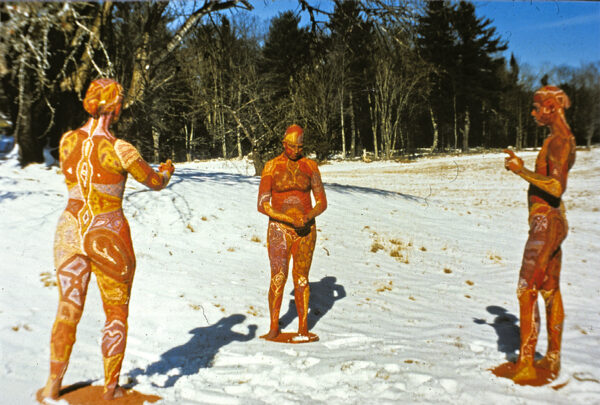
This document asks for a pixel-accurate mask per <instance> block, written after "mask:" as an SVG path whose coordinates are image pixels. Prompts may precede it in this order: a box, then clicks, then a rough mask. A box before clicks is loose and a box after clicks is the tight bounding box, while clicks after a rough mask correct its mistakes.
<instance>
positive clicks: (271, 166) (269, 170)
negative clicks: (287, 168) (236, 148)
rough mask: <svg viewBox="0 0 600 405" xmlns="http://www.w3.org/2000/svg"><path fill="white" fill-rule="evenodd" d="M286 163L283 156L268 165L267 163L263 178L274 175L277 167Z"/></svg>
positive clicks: (270, 161) (272, 160)
mask: <svg viewBox="0 0 600 405" xmlns="http://www.w3.org/2000/svg"><path fill="white" fill-rule="evenodd" d="M284 161H285V159H284V158H283V155H279V156H277V157H275V158H273V159H271V160H269V161H268V162H267V163H265V167H264V168H263V171H262V176H269V175H272V174H273V172H274V171H275V168H276V167H277V165H278V164H279V163H282V162H284Z"/></svg>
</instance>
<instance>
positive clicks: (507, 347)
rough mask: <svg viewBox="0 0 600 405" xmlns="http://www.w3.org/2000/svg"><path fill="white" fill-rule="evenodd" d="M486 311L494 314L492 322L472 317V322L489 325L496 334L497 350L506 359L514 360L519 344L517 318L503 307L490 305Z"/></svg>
mask: <svg viewBox="0 0 600 405" xmlns="http://www.w3.org/2000/svg"><path fill="white" fill-rule="evenodd" d="M486 309H487V311H488V312H489V313H490V314H492V315H496V318H494V322H493V323H488V322H486V321H485V319H477V318H475V319H473V322H475V323H476V324H479V325H490V326H491V327H492V328H494V330H495V331H496V334H497V335H498V351H501V352H502V353H504V354H505V355H506V360H510V361H513V360H516V358H517V353H516V352H517V350H519V346H520V344H521V336H520V329H519V326H518V325H517V321H518V320H519V318H517V317H516V316H515V315H513V314H511V313H510V312H508V311H507V310H506V309H505V308H502V307H499V306H496V305H490V306H488V307H487V308H486Z"/></svg>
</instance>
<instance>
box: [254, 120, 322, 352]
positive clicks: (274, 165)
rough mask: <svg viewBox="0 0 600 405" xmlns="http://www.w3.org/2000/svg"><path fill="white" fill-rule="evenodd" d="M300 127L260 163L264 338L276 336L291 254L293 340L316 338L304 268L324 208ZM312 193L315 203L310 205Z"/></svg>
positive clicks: (315, 169) (292, 129) (309, 259)
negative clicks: (265, 268) (266, 279)
mask: <svg viewBox="0 0 600 405" xmlns="http://www.w3.org/2000/svg"><path fill="white" fill-rule="evenodd" d="M302 147H303V130H302V128H300V127H299V126H298V125H291V126H290V127H289V128H288V129H287V130H286V132H285V135H284V139H283V149H284V151H283V153H282V154H281V155H279V156H278V157H276V158H275V159H273V160H270V161H268V162H267V164H266V165H265V168H264V170H263V172H262V176H261V180H260V187H259V190H258V211H259V212H261V213H263V214H265V215H267V216H268V217H269V226H268V232H267V249H268V252H269V261H270V263H271V283H270V287H269V293H268V299H269V313H270V318H271V324H270V328H269V333H268V334H266V335H264V336H261V337H262V338H265V339H267V340H280V339H281V336H280V334H281V331H280V329H279V311H280V309H281V301H282V298H283V289H284V286H285V282H286V280H287V276H288V267H289V262H290V257H293V259H294V264H293V267H292V278H293V281H294V299H295V302H296V310H297V312H298V335H297V336H295V337H294V339H293V340H292V342H301V341H308V340H316V339H317V336H316V335H314V334H309V332H308V325H307V320H306V318H307V315H308V301H309V297H310V289H309V284H308V272H309V270H310V265H311V262H312V255H313V251H314V248H315V242H316V240H317V230H316V225H315V217H316V216H318V215H320V214H321V213H323V211H325V209H326V208H327V198H326V197H325V189H324V188H323V183H322V182H321V174H320V173H319V168H318V167H317V163H316V162H315V161H313V160H311V159H308V158H306V157H303V156H302ZM311 191H312V193H313V195H314V199H315V206H314V207H313V206H312V201H311V195H310V193H311ZM278 337H279V338H280V339H278Z"/></svg>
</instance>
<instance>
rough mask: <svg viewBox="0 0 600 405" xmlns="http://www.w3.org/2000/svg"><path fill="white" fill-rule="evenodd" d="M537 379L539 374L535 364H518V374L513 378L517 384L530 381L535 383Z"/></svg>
mask: <svg viewBox="0 0 600 405" xmlns="http://www.w3.org/2000/svg"><path fill="white" fill-rule="evenodd" d="M536 377H537V373H536V371H535V367H533V364H523V365H519V364H517V368H516V374H515V376H514V377H513V378H512V380H513V381H514V382H515V383H517V384H522V383H526V382H528V381H533V380H535V379H536Z"/></svg>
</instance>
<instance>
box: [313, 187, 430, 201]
mask: <svg viewBox="0 0 600 405" xmlns="http://www.w3.org/2000/svg"><path fill="white" fill-rule="evenodd" d="M324 185H325V191H328V190H334V191H337V192H338V193H348V194H376V195H381V196H384V197H401V198H404V199H405V200H410V201H414V202H426V201H427V200H426V199H425V198H422V197H416V196H414V195H410V194H403V193H399V192H396V191H388V190H381V189H378V188H371V187H361V186H350V185H347V184H338V183H324Z"/></svg>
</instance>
